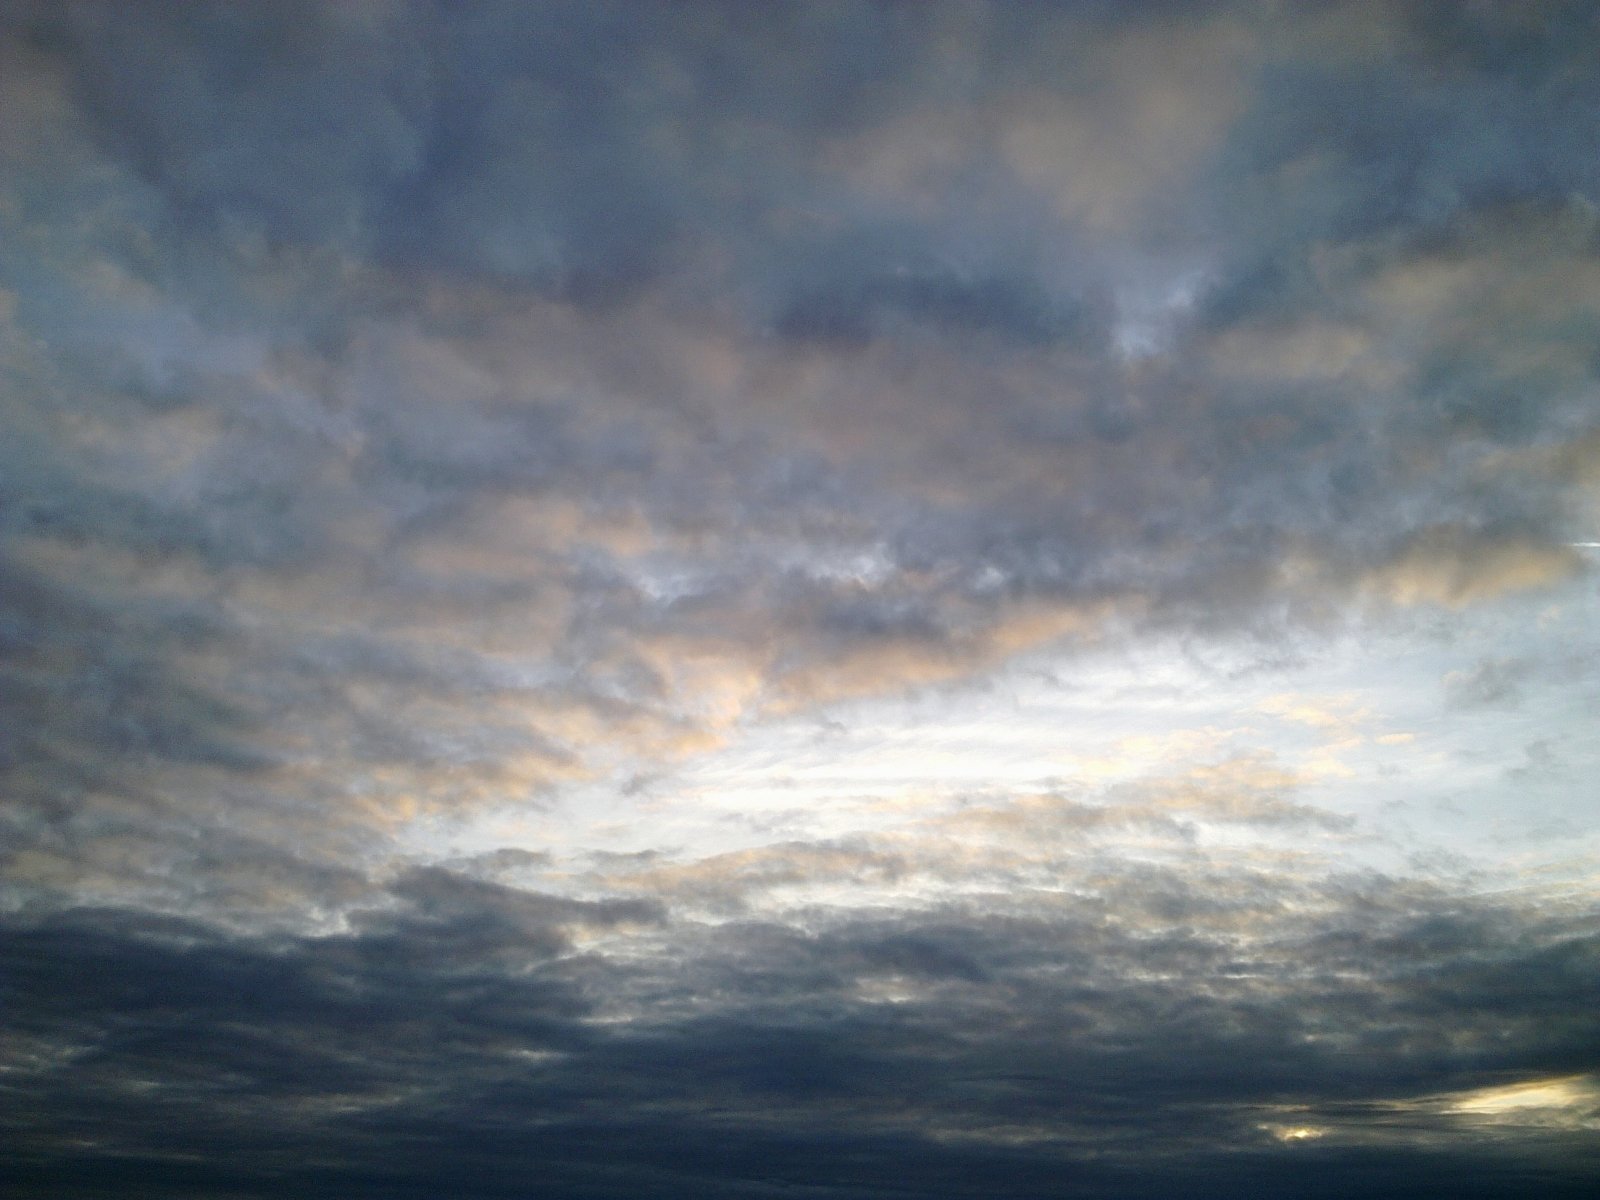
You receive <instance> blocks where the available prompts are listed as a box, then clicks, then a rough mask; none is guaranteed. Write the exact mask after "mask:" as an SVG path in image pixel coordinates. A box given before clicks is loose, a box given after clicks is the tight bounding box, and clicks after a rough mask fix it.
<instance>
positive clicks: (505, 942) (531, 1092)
mask: <svg viewBox="0 0 1600 1200" xmlns="http://www.w3.org/2000/svg"><path fill="white" fill-rule="evenodd" d="M1137 870H1138V871H1139V872H1141V873H1142V874H1143V876H1144V877H1143V878H1138V879H1135V878H1132V877H1130V878H1129V880H1127V881H1126V884H1125V885H1123V886H1124V887H1125V888H1126V890H1122V888H1121V887H1117V886H1114V887H1112V888H1110V889H1108V890H1106V891H1105V892H1104V893H1103V894H1101V895H1100V896H1098V897H1087V896H1086V897H1082V898H1080V899H1079V900H1078V901H1077V902H1075V903H1073V904H1068V905H1055V906H1046V907H1045V908H1042V909H1041V908H1037V907H1036V908H1035V909H1034V911H1033V913H1032V915H1029V916H1013V917H1005V916H1000V915H996V914H992V913H987V912H984V911H983V910H982V909H981V908H972V907H967V906H962V905H955V904H952V905H946V906H942V907H941V908H940V909H936V910H934V911H931V912H922V913H917V912H912V911H905V912H898V913H884V914H879V915H876V916H872V917H865V916H856V915H852V914H850V913H848V912H837V913H834V914H832V915H831V916H829V917H826V918H825V919H823V920H822V922H821V924H820V927H819V928H818V929H817V930H816V931H815V932H811V933H805V932H801V931H799V930H797V929H795V928H792V927H789V926H784V925H764V924H760V923H733V924H727V925H723V926H720V927H703V928H693V927H682V928H678V929H676V930H673V931H672V932H673V936H674V940H675V942H676V945H677V947H678V948H677V950H675V951H674V953H673V954H672V955H671V956H670V957H667V958H660V957H656V956H647V957H645V958H642V959H638V958H635V959H631V960H608V959H606V958H602V957H600V956H597V955H593V954H585V953H577V954H574V953H573V951H572V945H571V943H570V941H569V940H568V936H569V935H568V933H567V931H568V930H571V929H573V928H578V927H587V928H590V929H597V930H601V931H604V930H606V929H609V928H614V927H616V926H618V925H619V924H632V925H633V926H635V927H645V928H648V927H650V926H651V925H654V924H657V923H659V922H660V921H661V919H662V916H661V914H660V912H659V911H658V910H653V909H651V908H649V907H647V906H641V905H639V904H638V903H636V902H632V901H602V902H597V903H580V902H574V901H570V900H564V899H559V898H553V897H543V896H538V895H532V894H529V893H524V892H518V891H515V890H510V889H504V888H498V887H493V886H491V885H485V884H482V883H478V882H474V881H470V880H467V879H464V878H463V877H461V876H459V875H452V874H449V873H447V872H443V871H437V870H435V871H430V872H424V873H420V874H416V875H412V876H408V877H405V878H403V879H401V880H400V881H398V882H397V883H396V885H395V886H394V888H393V890H392V892H391V899H390V901H389V902H388V904H387V905H385V906H382V907H377V908H372V909H367V910H364V911H361V912H359V913H358V914H356V916H355V917H354V919H353V920H352V922H351V927H350V928H349V929H348V930H347V931H345V932H342V933H335V934H329V935H326V936H322V937H311V938H307V937H300V936H288V937H275V938H267V939H262V938H250V937H246V938H239V937H229V936H227V935H224V934H221V933H219V932H218V931H217V930H215V929H214V928H208V927H206V926H202V925H197V924H193V923H188V922H184V921H179V920H174V919H162V918H156V917H152V916H143V915H134V914H130V913H127V912H123V913H117V912H113V911H108V910H87V909H86V910H78V911H76V912H68V913H63V914H60V915H57V916H53V917H49V918H47V919H45V920H43V921H42V922H31V921H20V920H18V919H16V918H12V919H9V921H8V927H7V929H6V931H5V938H6V961H7V964H8V969H7V979H6V987H7V991H8V996H7V1009H8V1012H9V1013H10V1014H12V1016H11V1018H10V1021H9V1024H10V1030H11V1032H10V1046H11V1048H12V1049H11V1052H10V1054H11V1058H12V1061H13V1070H12V1072H11V1074H10V1076H9V1079H8V1083H7V1089H8V1091H9V1093H10V1098H11V1099H12V1100H14V1101H17V1102H18V1103H14V1104H11V1105H9V1106H8V1108H9V1110H10V1113H11V1115H10V1116H9V1117H8V1125H9V1127H10V1128H9V1131H8V1144H9V1145H10V1146H11V1148H12V1149H11V1153H10V1155H9V1156H8V1157H9V1165H8V1167H7V1173H8V1175H9V1176H10V1179H11V1182H12V1184H13V1186H15V1187H17V1188H19V1189H20V1191H19V1194H23V1195H31V1194H35V1193H36V1192H37V1193H38V1194H43V1193H42V1191H40V1189H41V1188H43V1187H45V1186H46V1185H45V1182H44V1181H45V1180H46V1179H47V1178H51V1177H52V1173H53V1172H54V1171H55V1170H57V1169H59V1168H58V1167H57V1166H52V1165H50V1164H58V1163H59V1162H60V1161H61V1159H62V1155H63V1154H64V1153H65V1151H66V1145H67V1143H68V1142H71V1143H72V1144H73V1146H74V1147H75V1148H74V1149H73V1151H72V1154H71V1159H72V1161H73V1162H74V1164H75V1165H74V1166H71V1167H69V1168H67V1169H66V1173H65V1174H64V1175H62V1176H59V1178H66V1179H73V1180H76V1181H77V1182H78V1184H79V1186H82V1187H83V1188H84V1191H83V1193H82V1194H86V1195H92V1194H96V1193H95V1191H94V1184H95V1180H96V1179H97V1178H103V1179H107V1180H109V1179H111V1178H113V1177H121V1178H124V1179H125V1180H126V1181H128V1184H129V1186H131V1187H133V1188H134V1190H135V1192H137V1191H138V1188H139V1187H140V1186H148V1188H149V1190H150V1191H151V1192H152V1193H154V1192H163V1191H165V1192H167V1193H168V1194H189V1192H190V1191H198V1190H203V1189H204V1188H205V1187H207V1186H209V1187H212V1188H216V1189H223V1190H228V1191H230V1192H237V1193H238V1194H244V1195H268V1194H279V1192H278V1190H279V1189H282V1188H283V1187H286V1186H287V1187H296V1186H312V1185H313V1184H315V1185H317V1186H323V1187H327V1188H332V1189H335V1190H338V1191H339V1192H340V1194H369V1193H371V1194H377V1193H378V1192H385V1193H386V1194H412V1193H413V1192H416V1193H417V1194H421V1193H422V1192H423V1191H425V1190H426V1189H427V1188H428V1187H430V1186H435V1181H436V1180H438V1179H441V1178H446V1177H448V1178H450V1179H451V1180H452V1184H451V1186H452V1189H453V1190H454V1191H455V1192H456V1193H457V1194H460V1195H466V1196H478V1195H482V1196H496V1195H501V1194H517V1193H518V1189H526V1188H528V1187H538V1188H539V1190H541V1192H544V1193H546V1194H552V1195H561V1196H566V1195H573V1196H585V1195H623V1194H630V1192H631V1193H632V1194H636V1193H637V1192H638V1191H639V1190H641V1189H642V1190H646V1191H655V1192H660V1193H663V1194H679V1192H684V1193H685V1194H687V1193H688V1192H691V1191H693V1192H696V1193H698V1192H699V1190H700V1189H702V1188H710V1189H713V1190H716V1189H719V1188H721V1189H726V1190H728V1192H729V1194H760V1189H761V1188H763V1187H771V1188H780V1187H785V1186H787V1187H795V1186H809V1187H812V1188H817V1189H821V1190H822V1191H823V1193H824V1194H838V1195H852V1196H867V1195H878V1194H899V1193H901V1192H904V1191H907V1190H909V1191H910V1192H911V1193H912V1194H917V1195H924V1194H927V1195H932V1194H941V1195H950V1194H956V1195H965V1194H969V1193H972V1194H978V1193H980V1192H982V1193H985V1194H994V1192H995V1191H997V1190H998V1191H1000V1192H1001V1193H1002V1194H1007V1195H1019V1196H1028V1195H1036V1194H1039V1195H1042V1194H1048V1186H1047V1184H1046V1182H1045V1180H1046V1178H1047V1177H1048V1176H1049V1174H1050V1173H1052V1172H1057V1173H1058V1172H1063V1171H1065V1172H1067V1173H1068V1174H1069V1175H1081V1177H1082V1178H1083V1179H1084V1180H1085V1184H1086V1186H1088V1187H1089V1188H1090V1190H1091V1192H1092V1194H1106V1195H1118V1194H1120V1195H1156V1194H1161V1193H1162V1189H1163V1188H1165V1187H1167V1186H1169V1183H1170V1180H1172V1179H1174V1178H1189V1179H1192V1181H1193V1182H1192V1184H1191V1186H1194V1187H1197V1188H1199V1189H1200V1194H1223V1193H1224V1192H1225V1191H1226V1190H1227V1189H1228V1188H1230V1187H1235V1186H1239V1185H1240V1183H1241V1176H1240V1173H1241V1172H1243V1173H1244V1174H1245V1176H1246V1177H1250V1178H1254V1179H1256V1180H1257V1182H1258V1184H1259V1186H1264V1187H1270V1188H1273V1189H1282V1188H1290V1189H1293V1190H1299V1188H1300V1184H1299V1183H1298V1182H1297V1181H1299V1180H1301V1179H1302V1172H1304V1171H1305V1170H1306V1169H1307V1166H1308V1159H1309V1160H1310V1161H1311V1162H1314V1163H1315V1164H1316V1165H1317V1166H1318V1168H1319V1169H1321V1170H1329V1171H1338V1172H1352V1173H1354V1174H1353V1175H1351V1176H1350V1177H1357V1176H1362V1175H1365V1174H1367V1173H1369V1172H1370V1175H1371V1178H1372V1181H1373V1184H1374V1186H1376V1187H1378V1188H1380V1189H1381V1191H1380V1194H1389V1192H1390V1191H1391V1190H1392V1191H1393V1192H1394V1194H1402V1193H1406V1189H1407V1188H1414V1187H1415V1179H1414V1178H1413V1177H1412V1173H1413V1172H1414V1171H1415V1170H1417V1169H1418V1163H1419V1161H1422V1162H1428V1163H1431V1164H1432V1167H1431V1169H1432V1170H1435V1171H1437V1172H1439V1173H1440V1175H1441V1177H1443V1178H1445V1179H1447V1180H1449V1181H1450V1182H1451V1183H1452V1184H1455V1183H1458V1182H1459V1183H1464V1182H1465V1181H1467V1180H1469V1179H1472V1178H1476V1179H1478V1180H1479V1186H1481V1187H1483V1188H1484V1189H1485V1194H1492V1187H1494V1186H1498V1187H1501V1188H1505V1187H1513V1186H1516V1184H1517V1181H1518V1180H1520V1179H1522V1178H1524V1177H1525V1174H1526V1172H1529V1171H1532V1170H1535V1169H1537V1170H1538V1171H1539V1172H1540V1173H1541V1177H1542V1178H1544V1179H1545V1180H1546V1181H1547V1185H1548V1186H1549V1187H1551V1188H1553V1189H1556V1191H1557V1193H1558V1194H1567V1193H1568V1192H1570V1193H1571V1194H1574V1195H1576V1194H1578V1190H1577V1189H1578V1187H1579V1184H1580V1182H1581V1180H1582V1178H1583V1173H1584V1172H1585V1170H1586V1169H1587V1166H1592V1155H1586V1154H1585V1150H1584V1147H1583V1141H1582V1136H1581V1134H1580V1133H1579V1132H1578V1131H1577V1130H1576V1129H1572V1130H1569V1131H1566V1132H1563V1129H1562V1128H1561V1127H1556V1128H1552V1129H1549V1130H1547V1131H1546V1132H1545V1133H1544V1134H1539V1133H1538V1131H1537V1130H1535V1131H1534V1136H1535V1138H1536V1139H1537V1138H1540V1137H1542V1138H1544V1139H1545V1140H1544V1141H1543V1142H1540V1143H1539V1145H1540V1146H1541V1147H1542V1150H1541V1156H1542V1160H1543V1161H1542V1164H1541V1165H1540V1166H1539V1167H1537V1168H1535V1167H1533V1166H1532V1165H1531V1163H1530V1161H1528V1160H1527V1159H1525V1158H1522V1157H1519V1156H1520V1155H1522V1154H1524V1153H1526V1147H1524V1148H1523V1149H1522V1150H1519V1149H1518V1148H1517V1146H1516V1145H1515V1144H1507V1145H1501V1144H1499V1143H1497V1142H1496V1141H1495V1140H1494V1139H1493V1138H1492V1137H1491V1138H1489V1139H1488V1140H1487V1141H1485V1140H1484V1138H1483V1130H1482V1129H1480V1128H1479V1127H1477V1126H1474V1125H1473V1124H1472V1122H1471V1120H1470V1119H1459V1118H1452V1117H1450V1116H1449V1110H1448V1105H1447V1104H1444V1103H1441V1102H1438V1101H1435V1100H1431V1099H1429V1098H1430V1097H1434V1096H1437V1095H1439V1094H1441V1093H1444V1094H1445V1095H1446V1096H1447V1097H1448V1096H1450V1095H1456V1094H1462V1093H1465V1092H1467V1091H1469V1090H1470V1089H1472V1088H1478V1087H1483V1086H1485V1085H1491V1084H1500V1083H1504V1082H1506V1081H1514V1080H1521V1079H1525V1078H1529V1077H1532V1078H1544V1077H1550V1076H1555V1075H1560V1076H1563V1077H1567V1076H1572V1075H1573V1074H1575V1073H1582V1072H1589V1073H1591V1075H1592V1073H1593V1072H1595V1071H1596V1070H1597V1069H1600V1062H1597V1061H1596V1059H1595V1053H1594V1048H1595V1045H1596V1034H1597V1032H1600V1031H1597V1029H1596V1027H1595V1018H1594V1015H1593V1013H1592V1005H1590V1004H1589V1003H1588V999H1589V996H1590V995H1591V993H1592V987H1593V983H1594V980H1595V977H1596V971H1597V970H1600V963H1597V962H1596V960H1595V956H1594V946H1593V941H1592V938H1591V937H1589V936H1588V934H1589V932H1592V931H1587V929H1586V924H1585V922H1583V921H1581V920H1576V921H1575V920H1572V919H1564V918H1562V917H1561V916H1559V915H1546V916H1539V915H1536V914H1533V913H1530V912H1527V911H1521V910H1518V909H1516V908H1512V907H1508V906H1504V905H1496V904H1493V903H1490V902H1486V901H1483V900H1478V899H1470V898H1467V897H1465V896H1463V895H1460V894H1456V893H1452V892H1451V891H1450V890H1448V889H1441V888H1437V887H1431V888H1430V887H1423V886H1419V885H1405V884H1399V883H1395V882H1391V881H1385V880H1382V879H1376V878H1366V879H1362V878H1346V879H1341V878H1337V877H1334V878H1323V879H1319V880H1307V881H1306V883H1307V888H1306V890H1304V891H1301V892H1299V893H1298V894H1291V893H1286V892H1284V891H1283V890H1282V889H1281V888H1276V889H1275V888H1274V887H1272V886H1270V885H1269V886H1267V887H1265V888H1264V890H1263V891H1262V892H1261V893H1260V895H1259V896H1257V897H1256V898H1255V899H1254V900H1252V901H1249V902H1247V903H1245V904H1244V905H1242V906H1240V907H1239V908H1238V909H1237V910H1236V913H1235V916H1236V917H1237V918H1238V922H1239V923H1237V924H1235V925H1233V926H1231V927H1217V926H1211V927H1208V926H1206V925H1205V924H1204V923H1195V922H1193V921H1192V920H1191V919H1189V918H1188V917H1185V916H1179V915H1173V916H1169V917H1168V918H1166V919H1164V920H1159V919H1158V920H1155V921H1152V919H1151V917H1150V916H1149V915H1148V913H1141V912H1138V911H1135V910H1129V909H1127V908H1125V907H1124V900H1125V899H1126V898H1127V897H1132V896H1142V895H1147V894H1149V893H1150V892H1151V891H1159V890H1160V889H1161V888H1162V887H1163V886H1165V884H1164V882H1163V880H1162V879H1161V878H1160V874H1161V872H1162V870H1163V869H1161V868H1152V867H1149V866H1145V867H1142V868H1138V869H1137ZM1166 884H1172V885H1176V886H1180V887H1181V886H1185V881H1183V880H1181V879H1171V880H1168V881H1166ZM1313 887H1314V888H1315V890H1314V891H1313V890H1311V889H1312V888H1313ZM1052 907H1053V909H1054V911H1052ZM819 915H820V914H819ZM1241 934H1242V936H1241ZM875 985H887V986H890V987H892V988H893V989H896V990H895V991H894V993H893V995H894V996H895V998H894V999H892V1000H888V999H886V997H885V995H884V994H882V993H875V992H874V991H873V990H872V989H873V988H874V986H875ZM594 1018H604V1019H603V1020H599V1021H596V1020H595V1019H594ZM1308 1112H1310V1113H1311V1114H1312V1115H1311V1116H1307V1115H1306V1114H1307V1113H1308ZM1363 1113H1365V1114H1367V1115H1366V1117H1365V1118H1363V1116H1362V1114H1363ZM1297 1114H1299V1115H1297ZM1316 1119H1321V1120H1338V1121H1340V1122H1341V1125H1340V1128H1339V1130H1338V1136H1337V1137H1335V1138H1334V1140H1333V1141H1332V1142H1330V1143H1329V1144H1325V1145H1315V1146H1307V1147H1301V1146H1298V1145H1293V1144H1287V1143H1286V1144H1282V1145H1277V1146H1275V1145H1274V1142H1273V1139H1272V1137H1271V1136H1270V1133H1264V1132H1262V1130H1263V1129H1270V1128H1272V1127H1273V1122H1274V1121H1279V1122H1286V1123H1289V1124H1293V1123H1296V1122H1299V1121H1307V1120H1316ZM1395 1122H1402V1123H1405V1124H1407V1125H1409V1127H1410V1128H1411V1129H1412V1130H1413V1132H1414V1133H1417V1134H1419V1135H1420V1137H1421V1141H1420V1147H1421V1148H1420V1149H1419V1148H1417V1146H1418V1144H1417V1143H1416V1142H1415V1141H1413V1143H1412V1144H1411V1145H1410V1147H1409V1148H1406V1149H1395V1148H1392V1147H1389V1146H1386V1144H1385V1142H1384V1136H1385V1133H1386V1130H1387V1129H1388V1128H1389V1127H1390V1126H1391V1125H1392V1124H1393V1123H1395ZM1491 1132H1492V1130H1491ZM217 1146H226V1147H228V1148H229V1149H228V1153H227V1155H226V1158H225V1159H219V1158H218V1157H217V1156H216V1155H215V1153H214V1148H215V1147H217ZM208 1147H209V1148H212V1149H208ZM197 1154H198V1155H199V1156H200V1157H199V1158H198V1159H197V1158H196V1155H197ZM1224 1154H1225V1155H1226V1157H1223V1155H1224ZM197 1162H205V1163H206V1164H208V1165H206V1166H205V1167H204V1168H203V1169H202V1168H200V1167H199V1166H197V1165H190V1164H195V1163H197ZM1586 1165H1587V1166H1586ZM144 1179H149V1180H151V1181H152V1182H150V1183H149V1184H148V1185H141V1184H139V1183H138V1182H137V1181H139V1180H144ZM1563 1189H1565V1190H1563Z"/></svg>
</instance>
